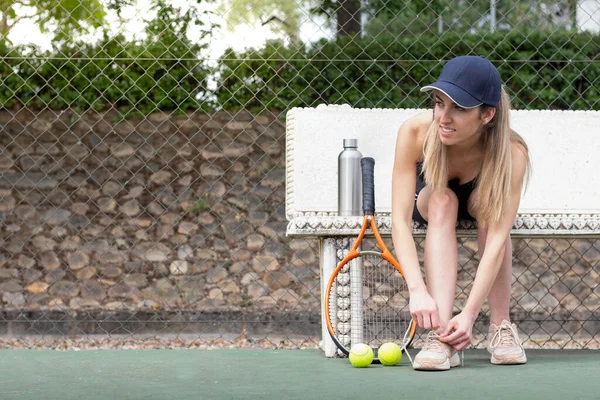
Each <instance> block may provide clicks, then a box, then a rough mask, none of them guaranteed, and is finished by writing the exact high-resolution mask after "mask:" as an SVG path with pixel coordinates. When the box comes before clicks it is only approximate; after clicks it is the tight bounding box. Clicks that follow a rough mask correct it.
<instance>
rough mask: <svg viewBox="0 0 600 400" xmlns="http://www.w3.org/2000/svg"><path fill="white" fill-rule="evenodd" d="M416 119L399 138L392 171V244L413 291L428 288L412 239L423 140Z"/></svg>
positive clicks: (412, 120)
mask: <svg viewBox="0 0 600 400" xmlns="http://www.w3.org/2000/svg"><path fill="white" fill-rule="evenodd" d="M416 125H417V123H416V121H415V120H414V119H410V120H408V121H406V122H405V123H404V124H402V126H401V127H400V129H399V131H398V136H397V139H396V150H395V155H394V169H393V171H392V241H393V243H394V250H395V253H396V258H397V260H398V262H399V263H400V265H401V266H402V270H403V271H404V276H405V279H406V282H407V284H408V288H409V290H410V291H411V292H412V291H415V290H420V289H425V282H424V281H423V276H422V275H421V268H420V266H419V259H418V257H417V249H416V247H415V242H414V239H413V236H412V213H413V207H414V204H415V189H416V178H417V171H416V163H417V161H418V160H419V155H420V154H419V152H421V150H420V148H419V144H418V142H419V140H418V132H417V131H416V130H417V129H418V128H417V126H416Z"/></svg>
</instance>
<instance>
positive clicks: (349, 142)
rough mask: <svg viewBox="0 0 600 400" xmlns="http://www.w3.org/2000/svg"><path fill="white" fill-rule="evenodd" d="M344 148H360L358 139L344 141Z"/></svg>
mask: <svg viewBox="0 0 600 400" xmlns="http://www.w3.org/2000/svg"><path fill="white" fill-rule="evenodd" d="M344 147H346V148H348V147H354V148H357V147H358V139H344Z"/></svg>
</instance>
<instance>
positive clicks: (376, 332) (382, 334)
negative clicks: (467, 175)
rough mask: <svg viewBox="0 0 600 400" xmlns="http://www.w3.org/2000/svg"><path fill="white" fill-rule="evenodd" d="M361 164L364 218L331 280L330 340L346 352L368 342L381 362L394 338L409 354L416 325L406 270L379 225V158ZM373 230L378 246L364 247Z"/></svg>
mask: <svg viewBox="0 0 600 400" xmlns="http://www.w3.org/2000/svg"><path fill="white" fill-rule="evenodd" d="M361 168H362V189H363V212H364V220H363V223H362V227H361V229H360V233H359V234H358V238H357V239H356V241H355V242H354V245H353V246H352V248H351V249H350V251H349V252H348V254H347V255H346V256H345V257H344V258H343V259H342V261H341V262H340V263H339V264H338V265H337V267H336V268H335V269H334V270H333V273H332V275H331V277H330V278H329V282H328V284H327V290H326V294H325V310H324V311H325V319H326V323H327V329H328V331H329V334H330V335H331V339H332V340H333V342H334V343H335V345H336V346H337V347H338V349H339V350H340V351H341V352H342V353H343V354H345V355H348V354H350V347H351V345H352V344H356V343H365V344H367V345H369V346H370V347H371V348H372V349H373V352H374V354H375V359H374V360H373V362H375V363H378V362H379V358H378V356H377V349H378V348H379V346H381V345H382V344H383V343H387V342H393V343H396V344H397V345H398V346H400V348H401V349H402V351H403V352H404V351H405V350H406V348H407V347H408V345H409V344H410V342H411V341H412V339H413V338H414V336H415V331H416V329H417V326H416V324H414V323H413V322H412V317H411V315H410V311H409V305H408V287H407V284H406V281H405V280H404V275H403V273H402V268H401V267H400V264H399V263H398V261H396V259H395V258H394V256H393V255H392V253H391V252H390V251H389V250H388V248H387V247H386V245H385V243H384V242H383V240H382V239H381V235H380V234H379V230H378V229H377V223H376V221H375V180H374V168H375V160H374V159H373V158H371V157H365V158H363V159H362V160H361ZM368 228H371V232H372V233H373V235H374V237H375V240H376V242H377V246H378V247H379V249H375V250H364V251H362V250H361V247H363V239H364V237H365V233H366V232H367V229H368ZM365 244H366V243H365ZM378 250H379V251H378Z"/></svg>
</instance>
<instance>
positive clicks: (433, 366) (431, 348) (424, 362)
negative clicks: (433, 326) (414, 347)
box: [413, 331, 460, 371]
mask: <svg viewBox="0 0 600 400" xmlns="http://www.w3.org/2000/svg"><path fill="white" fill-rule="evenodd" d="M459 365H460V359H459V358H458V352H457V351H456V350H454V348H453V347H452V346H450V345H448V344H446V343H444V342H442V341H440V336H439V335H438V334H437V333H435V332H434V331H431V332H429V334H428V335H427V337H426V338H425V345H424V346H423V349H421V351H420V352H419V354H417V356H416V357H415V361H414V362H413V368H414V369H416V370H420V371H445V370H448V369H450V368H451V367H458V366H459Z"/></svg>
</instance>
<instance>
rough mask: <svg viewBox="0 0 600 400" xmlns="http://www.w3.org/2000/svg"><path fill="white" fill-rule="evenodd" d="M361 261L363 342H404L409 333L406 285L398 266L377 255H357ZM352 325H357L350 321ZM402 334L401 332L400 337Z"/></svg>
mask: <svg viewBox="0 0 600 400" xmlns="http://www.w3.org/2000/svg"><path fill="white" fill-rule="evenodd" d="M360 258H361V259H362V263H363V268H362V270H363V277H362V278H363V299H362V302H363V304H362V309H363V316H364V318H363V319H364V320H363V327H362V330H363V342H364V343H368V344H369V345H371V347H373V348H378V347H379V346H380V345H382V344H383V343H387V342H394V343H398V344H401V346H402V345H403V344H405V343H406V342H405V340H406V336H407V335H405V332H407V330H408V331H409V333H410V329H409V328H410V321H411V317H410V312H409V309H408V288H407V285H406V282H405V281H404V279H403V278H402V275H401V274H400V273H399V272H398V270H397V269H396V268H395V267H394V266H393V265H392V264H391V263H389V262H388V261H386V260H384V259H383V258H381V257H380V256H375V255H366V256H361V257H360ZM353 329H360V328H359V327H358V326H356V325H354V324H353ZM403 335H404V336H405V337H404V338H403Z"/></svg>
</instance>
